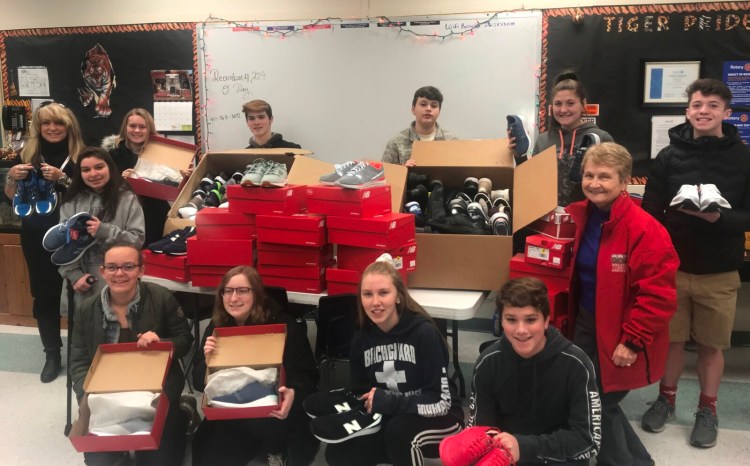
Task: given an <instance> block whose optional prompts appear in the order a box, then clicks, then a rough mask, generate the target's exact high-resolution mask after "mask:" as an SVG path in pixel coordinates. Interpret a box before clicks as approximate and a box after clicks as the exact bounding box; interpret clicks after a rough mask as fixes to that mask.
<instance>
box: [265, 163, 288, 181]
mask: <svg viewBox="0 0 750 466" xmlns="http://www.w3.org/2000/svg"><path fill="white" fill-rule="evenodd" d="M285 174H286V165H284V164H283V163H274V164H273V165H271V167H270V168H269V169H268V171H266V172H265V175H271V176H278V177H282V176H283V177H284V178H286V176H285Z"/></svg>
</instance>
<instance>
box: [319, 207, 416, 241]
mask: <svg viewBox="0 0 750 466" xmlns="http://www.w3.org/2000/svg"><path fill="white" fill-rule="evenodd" d="M414 236H415V230H414V215H412V214H400V213H388V214H384V215H378V216H374V217H369V218H347V217H328V242H329V243H334V244H344V245H348V246H357V247H361V248H374V249H390V248H395V247H396V246H402V245H404V244H406V243H408V242H409V241H414Z"/></svg>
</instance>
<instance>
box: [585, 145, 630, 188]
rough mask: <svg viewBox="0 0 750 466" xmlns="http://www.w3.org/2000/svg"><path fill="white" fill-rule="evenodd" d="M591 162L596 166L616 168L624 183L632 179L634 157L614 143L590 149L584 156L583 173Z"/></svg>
mask: <svg viewBox="0 0 750 466" xmlns="http://www.w3.org/2000/svg"><path fill="white" fill-rule="evenodd" d="M589 162H591V163H593V164H594V165H601V166H604V167H609V168H614V169H615V171H616V172H617V174H618V175H619V176H620V181H622V182H624V181H626V180H627V179H628V178H630V174H631V173H632V172H633V157H632V156H631V155H630V152H628V150H627V149H626V148H624V147H623V146H621V145H619V144H616V143H614V142H603V143H601V144H597V145H595V146H592V147H590V148H589V150H587V151H586V155H584V156H583V162H582V163H581V171H583V170H584V168H585V167H586V164H587V163H589Z"/></svg>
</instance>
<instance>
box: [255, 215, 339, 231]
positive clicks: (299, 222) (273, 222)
mask: <svg viewBox="0 0 750 466" xmlns="http://www.w3.org/2000/svg"><path fill="white" fill-rule="evenodd" d="M255 222H256V225H257V227H258V228H277V229H282V230H304V231H321V230H325V228H326V217H325V216H324V215H320V214H293V215H258V216H257V217H256V218H255Z"/></svg>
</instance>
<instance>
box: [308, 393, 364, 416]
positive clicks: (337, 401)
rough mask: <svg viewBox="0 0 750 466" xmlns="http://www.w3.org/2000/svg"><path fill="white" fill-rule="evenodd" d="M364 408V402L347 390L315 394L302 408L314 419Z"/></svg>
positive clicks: (310, 396)
mask: <svg viewBox="0 0 750 466" xmlns="http://www.w3.org/2000/svg"><path fill="white" fill-rule="evenodd" d="M364 407H365V402H364V400H360V399H359V398H358V397H357V395H355V394H354V393H352V392H350V391H349V390H347V389H345V388H340V389H338V390H331V391H330V392H319V393H313V394H311V395H309V396H308V397H307V398H305V400H304V401H303V402H302V408H303V409H304V410H305V412H306V413H307V415H308V416H310V417H311V418H313V419H315V418H317V417H319V416H326V415H330V414H338V413H343V412H346V411H351V410H364Z"/></svg>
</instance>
